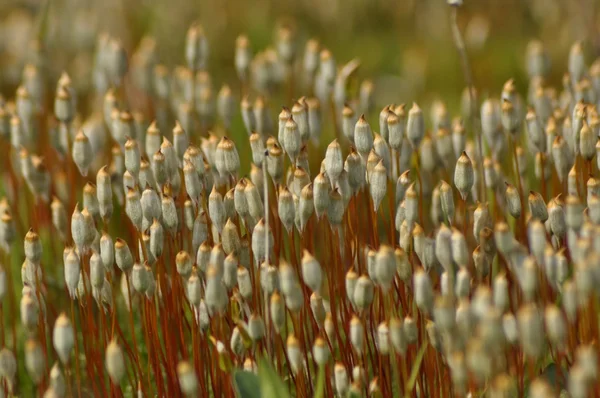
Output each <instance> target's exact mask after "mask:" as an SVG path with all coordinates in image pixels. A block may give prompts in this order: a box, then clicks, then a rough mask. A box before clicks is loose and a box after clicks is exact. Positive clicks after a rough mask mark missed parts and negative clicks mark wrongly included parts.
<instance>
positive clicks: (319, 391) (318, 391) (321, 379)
mask: <svg viewBox="0 0 600 398" xmlns="http://www.w3.org/2000/svg"><path fill="white" fill-rule="evenodd" d="M324 396H325V366H319V375H318V376H317V387H316V388H315V398H323V397H324Z"/></svg>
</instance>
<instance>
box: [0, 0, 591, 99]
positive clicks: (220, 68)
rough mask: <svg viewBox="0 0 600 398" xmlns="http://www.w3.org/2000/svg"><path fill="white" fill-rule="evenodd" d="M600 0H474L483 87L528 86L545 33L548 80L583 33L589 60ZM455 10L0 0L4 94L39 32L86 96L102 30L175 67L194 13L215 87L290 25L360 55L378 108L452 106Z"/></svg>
mask: <svg viewBox="0 0 600 398" xmlns="http://www.w3.org/2000/svg"><path fill="white" fill-rule="evenodd" d="M599 3H600V1H598V0H530V1H525V0H477V1H475V0H465V2H464V6H463V7H462V9H461V11H460V17H459V22H460V27H461V29H462V31H463V33H464V36H465V41H466V43H467V47H468V51H469V57H470V60H471V62H472V69H473V71H474V78H475V83H476V86H477V87H478V89H479V91H480V92H482V93H490V94H492V93H493V94H496V93H498V92H499V91H500V89H501V85H502V83H503V82H504V81H506V80H507V79H508V78H510V77H514V78H515V79H516V81H517V84H518V87H519V88H520V90H522V91H525V89H526V86H527V82H526V73H525V68H524V61H523V59H524V53H525V48H526V45H527V43H528V41H529V40H531V39H533V38H539V39H541V40H542V41H543V42H544V44H545V45H546V47H547V50H548V52H549V54H550V57H551V60H552V73H551V78H550V79H549V80H550V81H549V82H548V83H550V84H554V85H559V84H560V77H561V75H562V73H563V71H564V70H565V69H566V62H567V58H566V54H568V48H569V46H570V45H571V44H572V42H573V41H574V40H580V39H583V40H585V41H586V51H587V54H588V61H589V62H590V63H591V61H593V59H594V58H595V56H596V55H598V51H597V50H598V39H599V35H598V25H599V24H600V23H599V19H598V12H597V11H598V8H600V4H599ZM46 7H47V8H46ZM46 11H47V14H46ZM44 15H47V18H46V19H44V17H43V16H44ZM449 18H450V15H449V9H448V6H447V5H446V2H445V0H327V1H322V0H296V1H293V0H255V1H239V0H234V1H223V0H203V1H190V0H170V1H162V0H103V1H93V0H49V1H48V2H45V1H33V0H23V1H19V0H2V1H0V63H1V64H2V65H1V68H0V74H1V76H0V81H1V92H2V94H3V95H4V96H5V97H12V96H13V93H14V89H15V88H16V86H17V85H18V83H19V80H20V76H21V71H22V67H23V65H24V62H25V60H27V57H28V56H30V55H28V53H30V52H31V44H30V43H31V41H32V39H36V38H39V37H42V42H43V48H44V49H45V51H46V52H47V54H48V56H49V59H51V61H52V65H51V69H50V73H49V75H48V78H49V79H52V81H54V82H55V81H56V79H57V77H58V75H59V73H60V72H61V71H62V70H67V71H68V72H69V73H70V74H71V76H72V78H73V79H74V81H75V84H76V87H77V88H78V90H79V92H85V91H87V90H89V89H90V83H91V82H92V79H91V65H92V62H93V49H94V46H95V43H96V37H97V34H98V33H100V32H107V33H110V34H111V35H113V36H116V37H119V38H121V39H122V41H123V43H124V45H125V47H126V49H127V50H128V52H129V53H130V54H131V53H132V52H133V51H134V50H135V48H136V46H137V45H138V44H139V42H140V39H141V38H142V37H143V36H145V35H149V36H152V37H153V38H155V40H156V42H157V52H158V55H159V61H160V62H161V63H164V64H165V65H167V66H170V67H172V66H175V65H178V64H183V63H184V51H183V44H184V40H185V33H186V30H187V28H188V27H189V26H190V24H191V23H192V22H193V21H199V22H200V23H201V25H202V26H203V28H204V30H205V32H206V35H207V36H208V38H209V41H210V64H209V71H210V73H211V75H212V77H213V84H214V85H215V87H220V86H221V84H223V83H227V84H230V85H232V86H234V87H235V86H236V84H237V78H236V76H235V72H234V68H233V54H234V45H235V39H236V37H237V36H238V35H240V34H247V35H248V37H249V38H250V41H251V45H252V48H253V50H254V52H255V53H256V52H258V51H260V50H262V49H264V48H266V47H267V46H269V45H270V43H272V41H273V37H274V32H275V28H276V26H278V24H282V23H285V24H288V25H290V24H291V25H292V26H294V27H295V29H296V31H297V35H298V43H299V50H300V51H303V46H304V43H305V42H306V40H307V39H308V38H313V37H314V38H318V39H319V41H320V42H321V43H322V45H323V46H324V47H327V48H329V49H330V50H331V51H332V52H333V54H334V56H335V58H336V60H337V63H338V65H342V64H343V63H345V62H347V61H349V60H350V59H352V58H354V57H359V58H360V60H361V61H362V65H361V69H360V71H359V75H360V76H361V77H363V78H364V77H371V78H373V80H374V82H375V86H376V95H375V98H376V105H380V104H386V103H390V102H392V101H394V102H400V101H402V102H410V101H412V100H421V101H426V102H427V101H428V100H430V99H432V98H438V97H441V98H444V99H445V100H446V101H447V102H448V103H449V105H450V107H451V109H452V108H453V106H452V104H453V102H454V103H455V101H454V100H455V99H456V98H458V96H459V95H460V92H461V91H462V88H463V87H464V79H463V75H462V72H461V69H460V63H459V59H458V56H457V53H456V50H455V48H454V45H453V42H452V35H451V32H450V26H449V20H450V19H449ZM44 20H45V22H46V23H44V22H43V21H44Z"/></svg>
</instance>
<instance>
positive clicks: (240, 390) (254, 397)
mask: <svg viewBox="0 0 600 398" xmlns="http://www.w3.org/2000/svg"><path fill="white" fill-rule="evenodd" d="M233 383H234V385H235V391H236V393H237V395H238V397H240V398H260V397H261V396H262V395H261V393H260V382H259V380H258V376H256V375H255V374H254V373H252V372H246V371H244V370H236V371H235V372H234V373H233Z"/></svg>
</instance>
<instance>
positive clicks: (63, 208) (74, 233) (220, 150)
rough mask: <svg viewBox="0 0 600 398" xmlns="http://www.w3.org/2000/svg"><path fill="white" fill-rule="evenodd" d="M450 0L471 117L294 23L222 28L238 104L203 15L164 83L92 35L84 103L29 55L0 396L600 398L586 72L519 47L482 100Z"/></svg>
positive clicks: (596, 68) (6, 274)
mask: <svg viewBox="0 0 600 398" xmlns="http://www.w3.org/2000/svg"><path fill="white" fill-rule="evenodd" d="M450 3H451V5H450V7H451V13H452V14H451V18H452V28H453V35H454V38H455V42H456V44H457V47H458V50H459V56H460V57H461V60H462V62H463V67H464V68H463V69H464V72H465V73H464V75H465V78H466V85H467V89H466V91H465V93H463V94H462V95H463V97H462V98H463V99H464V100H463V107H464V109H463V115H465V116H466V117H468V118H469V120H470V122H469V123H464V124H463V121H462V120H461V119H460V118H456V119H454V120H451V117H450V114H449V111H448V109H447V107H446V104H445V103H444V102H443V101H439V100H438V101H436V102H433V103H432V104H431V107H430V109H429V110H427V111H425V110H423V109H421V108H420V107H419V106H418V105H417V104H416V103H413V104H412V105H409V106H405V104H404V102H408V101H409V100H410V99H409V98H398V99H397V101H398V103H397V104H390V105H387V106H385V107H384V108H383V109H381V110H379V109H377V110H374V109H373V103H374V98H373V95H374V88H373V84H372V83H371V82H370V81H369V80H363V81H362V82H361V81H359V78H358V76H359V75H358V68H359V65H360V62H359V61H358V60H356V59H355V60H351V61H349V62H348V63H346V64H344V65H342V66H341V67H339V66H338V64H337V63H336V60H335V58H334V53H335V51H329V50H328V49H326V48H321V47H320V45H319V43H318V42H317V41H315V40H311V41H309V42H308V43H306V46H305V47H301V46H300V43H299V39H298V37H297V35H296V32H295V31H294V29H293V28H289V27H281V28H280V29H278V30H277V32H276V35H275V42H274V43H273V47H272V48H268V49H266V50H264V51H261V52H256V53H254V52H253V51H254V50H255V49H253V48H252V45H251V43H250V41H249V39H248V38H247V37H245V36H240V37H239V38H238V40H237V42H236V47H235V49H232V51H233V52H234V54H235V56H234V61H235V70H236V72H237V77H238V78H239V80H240V83H241V84H240V90H239V92H235V90H234V89H232V88H230V87H228V86H225V85H224V86H222V87H221V88H220V89H218V90H217V89H216V87H215V82H213V81H212V79H211V75H210V71H209V70H208V69H207V58H208V54H209V47H210V44H209V43H208V40H207V39H206V36H205V35H204V32H203V30H202V27H201V26H200V25H198V24H194V25H192V26H191V27H190V28H189V30H188V33H187V36H186V40H185V57H184V58H185V65H181V66H177V67H176V68H174V69H172V70H169V69H168V68H166V67H165V66H164V65H162V64H161V63H160V60H159V59H158V57H157V54H156V45H155V43H154V42H153V41H152V39H148V38H147V39H144V40H143V41H142V42H141V43H140V45H139V47H138V48H137V49H136V50H135V52H134V53H133V55H131V56H128V54H127V52H126V51H125V49H124V47H123V45H122V44H121V43H120V42H119V40H118V38H115V37H110V36H100V37H98V40H97V45H96V52H95V58H94V65H93V68H94V77H95V81H94V87H95V92H94V93H93V95H92V94H91V95H92V96H93V97H95V98H96V100H94V99H91V100H90V102H91V103H92V104H93V106H92V113H91V114H90V115H83V114H82V113H81V109H80V108H81V104H82V103H83V101H84V100H86V99H84V98H80V97H79V96H78V93H77V92H76V90H75V89H74V87H73V84H72V82H71V79H70V78H69V75H68V74H67V73H64V74H63V75H62V76H61V77H60V79H59V80H58V82H55V85H54V87H50V86H48V85H47V80H46V78H45V76H44V63H45V62H51V61H52V59H51V58H47V59H46V58H45V57H47V55H44V53H43V51H42V48H39V49H38V50H39V53H38V54H37V55H38V56H37V57H31V59H32V60H34V61H32V62H31V63H29V64H28V65H27V66H26V67H25V69H24V71H23V77H22V83H21V85H20V86H19V87H18V89H17V90H16V92H15V93H14V97H12V98H9V99H2V100H1V101H0V147H1V148H2V151H3V153H4V155H5V156H4V157H3V159H2V161H1V162H2V163H1V168H0V171H1V175H0V178H1V181H2V187H3V190H2V191H3V194H4V197H3V199H2V200H1V201H0V247H1V253H2V257H1V259H2V264H3V265H2V268H1V272H0V300H1V301H0V314H1V315H2V317H1V319H2V323H1V324H0V345H2V347H3V348H2V349H1V350H0V377H1V386H0V395H2V396H4V395H10V394H12V395H18V394H20V390H22V389H23V388H24V386H26V385H27V384H28V381H27V380H30V381H31V383H33V385H35V394H37V395H38V396H44V397H62V396H103V397H108V396H110V397H113V396H115V397H120V396H131V395H132V394H136V395H137V396H147V397H151V396H159V397H172V396H189V397H209V396H226V397H231V396H235V395H236V393H237V394H241V395H242V396H246V395H245V394H248V392H247V391H246V390H244V388H243V383H242V381H243V380H244V379H243V378H244V377H245V376H244V372H246V374H250V373H254V372H259V373H260V372H261V371H262V370H263V368H272V369H274V370H275V371H276V373H277V374H278V375H279V379H274V378H272V379H269V380H268V384H269V383H270V386H271V387H272V388H274V387H273V386H284V389H285V391H286V393H288V392H289V394H290V395H293V396H299V397H308V396H313V395H320V396H341V397H345V396H352V397H360V396H373V397H378V396H411V397H416V396H420V397H462V396H466V395H468V396H481V395H486V396H490V397H515V396H525V395H526V394H528V396H531V397H552V396H558V395H559V394H560V393H561V392H563V393H565V394H569V395H570V396H571V397H572V398H579V397H589V396H599V395H600V387H599V385H600V384H599V383H598V352H599V350H598V339H599V337H600V336H599V323H598V321H599V320H598V299H599V293H600V290H599V289H598V286H600V183H599V182H598V180H597V179H596V177H595V176H597V175H598V164H599V163H600V160H599V159H600V158H599V157H598V156H597V151H599V148H600V142H599V141H598V136H599V134H600V117H599V115H598V111H599V110H598V103H599V100H600V59H598V60H597V61H596V62H594V64H593V65H591V67H588V66H587V64H586V60H585V56H584V47H583V45H582V43H580V42H577V43H575V44H574V45H573V47H572V48H571V51H570V53H569V54H568V69H567V71H566V73H565V78H564V85H563V87H562V88H560V89H556V88H553V87H549V86H547V84H546V82H545V80H544V79H545V77H546V76H547V74H548V73H549V63H548V55H547V53H546V50H545V48H544V46H543V45H542V44H541V43H540V42H538V41H532V42H531V43H530V45H529V46H528V48H527V56H526V59H527V70H528V73H529V75H530V85H529V87H528V88H525V87H518V86H517V85H516V84H515V82H514V81H513V80H512V79H511V80H508V81H507V82H506V84H505V85H504V86H503V87H502V88H498V90H497V93H493V95H491V96H489V97H488V98H485V99H483V98H480V97H478V94H477V91H476V82H474V81H473V77H472V76H471V71H470V66H469V61H468V59H467V54H466V50H465V48H464V44H463V43H462V36H461V32H460V30H459V28H458V25H457V24H456V18H457V13H458V12H459V10H460V8H459V6H460V4H459V3H460V2H459V1H451V2H450ZM333 50H334V49H333ZM525 89H526V90H525ZM302 94H304V95H305V96H302ZM275 98H277V99H279V100H281V98H283V101H284V103H285V106H283V107H282V108H281V110H280V113H279V114H278V116H276V117H275V115H274V111H275V107H274V104H273V103H272V102H273V100H274V99H275ZM480 101H481V102H480ZM374 111H375V112H374ZM84 116H85V120H84V119H83V117H84ZM240 118H241V120H242V123H239V122H238V119H240ZM375 126H376V127H377V130H378V132H375V131H374V128H373V127H375ZM240 130H241V131H240ZM242 137H243V138H242ZM324 142H329V144H326V145H321V143H324ZM238 149H240V152H238ZM242 149H243V151H242ZM595 158H596V159H595ZM248 164H249V166H250V167H248ZM242 170H244V173H245V174H242ZM246 171H247V173H246ZM16 265H21V273H20V275H21V278H20V281H21V282H22V286H21V287H20V288H17V283H18V282H17V281H19V277H18V270H17V269H15V266H16ZM549 369H550V370H552V371H553V372H555V373H556V374H555V375H553V376H549ZM238 377H239V378H238ZM262 388H263V390H262V392H263V393H264V394H265V396H268V395H267V392H266V388H265V385H264V384H263V385H262ZM567 391H568V392H567ZM250 393H252V392H250ZM256 393H257V391H254V394H256ZM248 396H250V395H248ZM273 396H280V395H277V394H275V395H273Z"/></svg>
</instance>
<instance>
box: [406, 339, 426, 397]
mask: <svg viewBox="0 0 600 398" xmlns="http://www.w3.org/2000/svg"><path fill="white" fill-rule="evenodd" d="M428 345H429V342H428V341H425V342H424V343H423V345H422V346H421V348H420V349H419V352H418V353H417V357H416V358H415V361H414V362H413V367H412V369H411V370H410V378H409V379H408V385H407V386H406V393H407V394H408V393H410V392H411V391H412V390H413V388H414V387H415V383H416V382H417V376H418V375H419V368H421V362H423V357H424V356H425V351H427V346H428Z"/></svg>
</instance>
